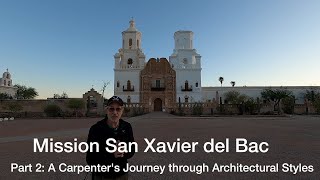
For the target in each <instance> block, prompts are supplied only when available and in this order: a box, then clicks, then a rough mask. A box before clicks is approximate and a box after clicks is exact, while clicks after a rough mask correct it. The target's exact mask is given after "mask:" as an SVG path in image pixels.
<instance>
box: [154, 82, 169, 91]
mask: <svg viewBox="0 0 320 180" xmlns="http://www.w3.org/2000/svg"><path fill="white" fill-rule="evenodd" d="M165 89H166V87H165V85H164V83H160V84H156V83H152V84H151V91H164V90H165Z"/></svg>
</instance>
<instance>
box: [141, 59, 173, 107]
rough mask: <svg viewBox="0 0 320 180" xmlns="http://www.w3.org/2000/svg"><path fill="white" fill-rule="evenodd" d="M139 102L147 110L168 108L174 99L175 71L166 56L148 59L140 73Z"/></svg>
mask: <svg viewBox="0 0 320 180" xmlns="http://www.w3.org/2000/svg"><path fill="white" fill-rule="evenodd" d="M140 80H141V81H140V82H141V87H140V88H141V91H140V93H141V94H140V102H142V103H144V104H146V107H147V108H148V109H149V111H160V110H162V109H165V110H170V109H172V108H173V107H174V103H175V99H176V93H175V91H176V72H175V70H173V69H172V68H171V66H170V63H169V62H168V60H167V59H166V58H160V59H155V58H151V59H149V61H148V63H147V64H146V66H145V68H144V69H143V70H142V71H141V74H140Z"/></svg>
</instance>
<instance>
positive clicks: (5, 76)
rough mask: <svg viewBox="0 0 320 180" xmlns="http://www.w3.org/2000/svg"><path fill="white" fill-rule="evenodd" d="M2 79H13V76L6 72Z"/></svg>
mask: <svg viewBox="0 0 320 180" xmlns="http://www.w3.org/2000/svg"><path fill="white" fill-rule="evenodd" d="M2 77H3V78H4V79H11V74H10V73H9V72H8V71H7V72H4V73H3V75H2Z"/></svg>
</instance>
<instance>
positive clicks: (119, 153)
mask: <svg viewBox="0 0 320 180" xmlns="http://www.w3.org/2000/svg"><path fill="white" fill-rule="evenodd" d="M119 143H120V141H119V140H118V141H117V146H118V144H119ZM118 147H119V146H118ZM113 155H114V157H115V158H120V157H123V155H124V153H123V152H119V151H116V152H114V153H113Z"/></svg>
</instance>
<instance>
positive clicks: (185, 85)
mask: <svg viewBox="0 0 320 180" xmlns="http://www.w3.org/2000/svg"><path fill="white" fill-rule="evenodd" d="M188 86H189V83H188V81H186V82H185V83H184V89H186V90H187V89H188Z"/></svg>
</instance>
